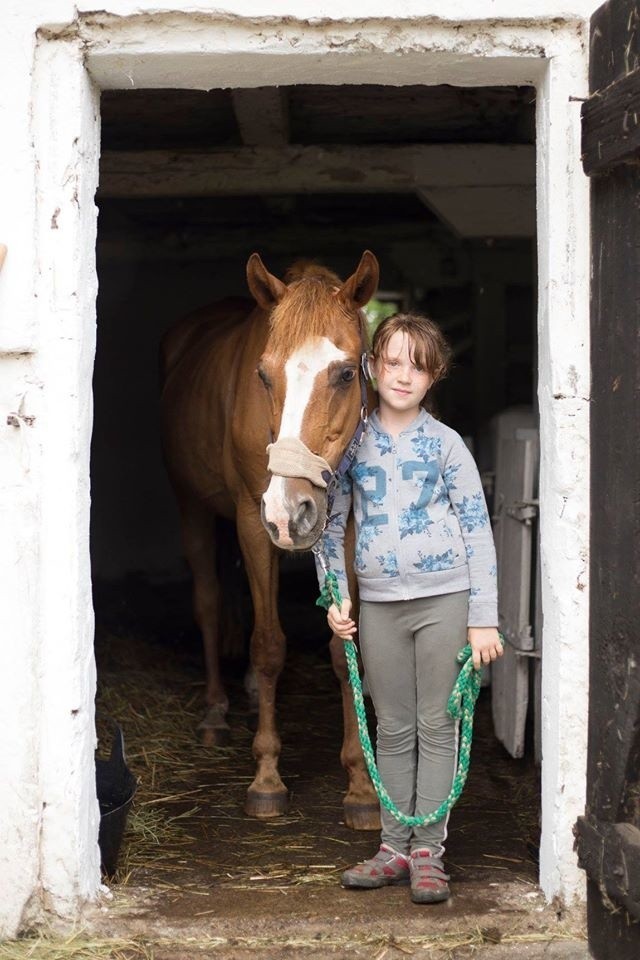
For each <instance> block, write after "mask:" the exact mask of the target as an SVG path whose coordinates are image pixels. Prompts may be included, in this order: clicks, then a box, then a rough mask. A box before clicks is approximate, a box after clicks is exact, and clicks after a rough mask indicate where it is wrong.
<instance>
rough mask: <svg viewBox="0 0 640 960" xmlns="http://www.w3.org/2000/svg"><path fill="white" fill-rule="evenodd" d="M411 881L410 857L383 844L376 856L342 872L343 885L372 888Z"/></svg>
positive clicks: (365, 888) (363, 888)
mask: <svg viewBox="0 0 640 960" xmlns="http://www.w3.org/2000/svg"><path fill="white" fill-rule="evenodd" d="M407 883H409V858H408V857H406V856H405V855H404V854H402V853H398V852H397V851H396V850H394V849H393V848H392V847H388V846H387V845H386V844H385V843H383V844H382V846H381V847H380V849H379V850H378V852H377V853H376V855H375V857H372V858H371V859H370V860H365V861H364V863H358V864H356V866H355V867H350V868H349V869H348V870H345V872H344V873H343V874H342V886H343V887H349V888H360V889H362V890H372V889H374V888H375V887H387V886H390V885H392V884H407Z"/></svg>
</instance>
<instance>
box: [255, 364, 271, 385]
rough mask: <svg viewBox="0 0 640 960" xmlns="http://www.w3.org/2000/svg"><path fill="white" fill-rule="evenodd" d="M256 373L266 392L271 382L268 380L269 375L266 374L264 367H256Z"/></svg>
mask: <svg viewBox="0 0 640 960" xmlns="http://www.w3.org/2000/svg"><path fill="white" fill-rule="evenodd" d="M256 373H257V374H258V376H259V377H260V379H261V380H262V382H263V384H264V385H265V387H266V388H267V390H268V389H269V387H270V386H271V380H270V379H269V374H268V373H267V372H266V370H265V369H264V367H258V368H257V369H256Z"/></svg>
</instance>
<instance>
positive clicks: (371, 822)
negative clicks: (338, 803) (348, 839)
mask: <svg viewBox="0 0 640 960" xmlns="http://www.w3.org/2000/svg"><path fill="white" fill-rule="evenodd" d="M343 809H344V823H345V826H347V827H349V829H350V830H379V829H380V806H379V805H378V804H377V803H354V802H353V800H345V801H344V803H343Z"/></svg>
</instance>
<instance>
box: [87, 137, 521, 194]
mask: <svg viewBox="0 0 640 960" xmlns="http://www.w3.org/2000/svg"><path fill="white" fill-rule="evenodd" d="M534 184H535V147H533V146H532V145H529V144H504V145H500V144H497V145H496V144H467V143H464V144H428V145H424V144H409V145H406V144H402V145H393V146H387V145H378V146H331V147H317V146H291V145H289V146H280V147H240V148H237V149H225V150H209V151H194V150H181V151H171V150H143V151H135V152H130V151H115V150H106V151H104V153H103V154H102V158H101V162H100V186H99V190H98V197H129V198H134V197H194V196H196V197H207V196H223V195H244V196H247V195H252V194H255V195H261V196H264V195H272V194H310V193H403V192H416V191H418V190H421V189H422V190H429V189H435V188H460V187H505V186H509V187H511V186H533V185H534Z"/></svg>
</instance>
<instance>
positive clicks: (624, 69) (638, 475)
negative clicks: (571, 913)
mask: <svg viewBox="0 0 640 960" xmlns="http://www.w3.org/2000/svg"><path fill="white" fill-rule="evenodd" d="M590 91H591V95H590V97H589V99H588V100H587V102H586V103H585V104H584V105H583V110H582V123H583V144H582V146H583V149H582V152H583V163H584V169H585V172H586V173H587V174H588V175H589V176H590V177H591V197H592V229H591V234H592V240H591V243H592V252H591V259H592V293H591V356H592V408H591V561H590V579H591V598H590V609H591V615H590V700H589V753H588V764H587V806H586V811H585V816H584V817H581V818H580V819H579V820H578V823H577V825H576V836H577V849H578V855H579V858H580V863H581V865H582V866H583V867H584V868H585V870H586V871H587V876H588V926H589V942H590V948H591V952H592V955H593V956H594V957H595V958H597V960H609V958H611V960H638V958H639V957H640V2H639V0H610V2H609V3H606V4H605V5H604V6H602V7H600V9H599V10H598V11H597V12H596V13H595V14H594V16H593V17H592V20H591V61H590ZM567 734H568V735H569V736H570V731H567Z"/></svg>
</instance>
